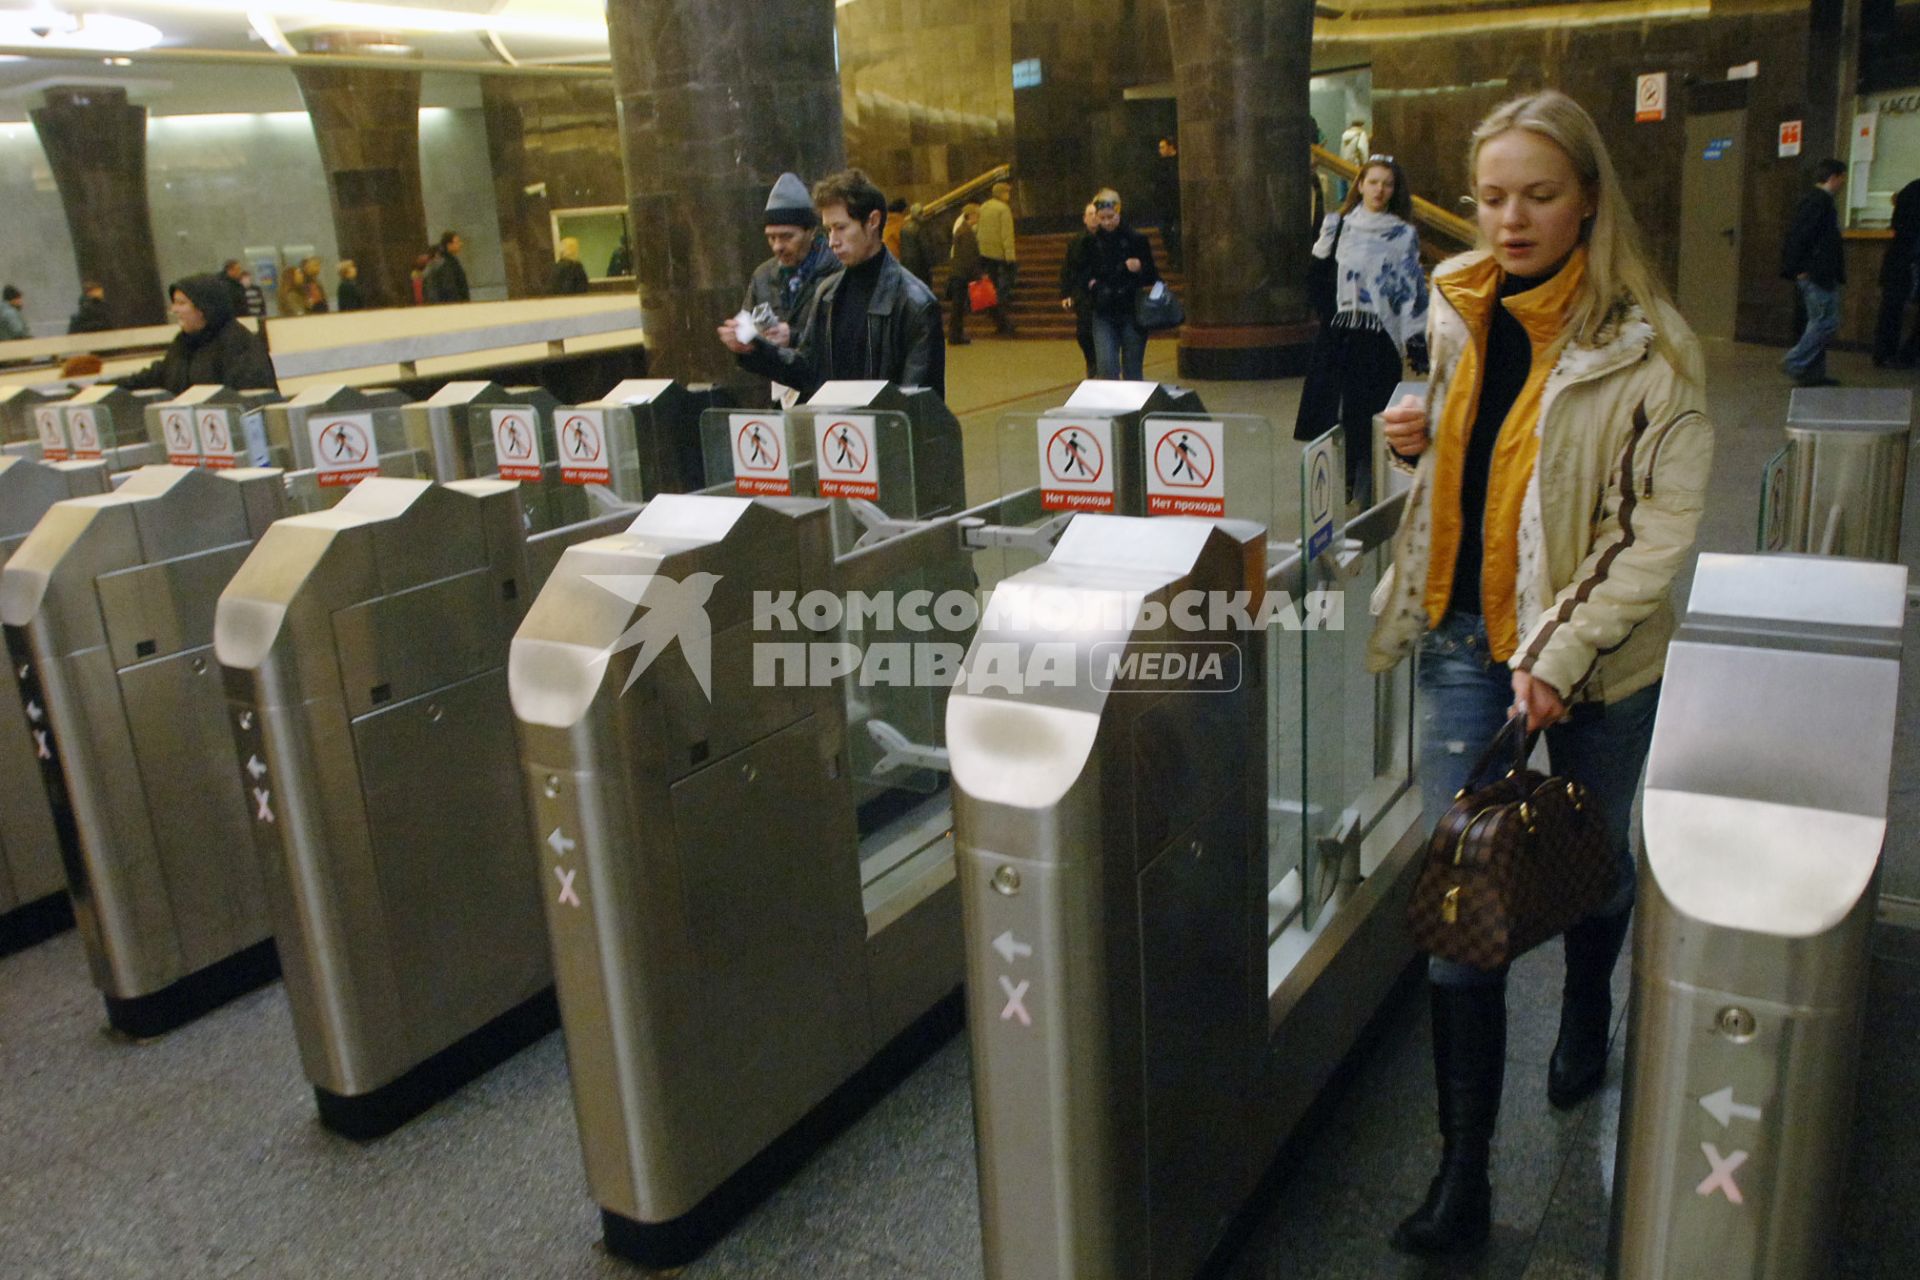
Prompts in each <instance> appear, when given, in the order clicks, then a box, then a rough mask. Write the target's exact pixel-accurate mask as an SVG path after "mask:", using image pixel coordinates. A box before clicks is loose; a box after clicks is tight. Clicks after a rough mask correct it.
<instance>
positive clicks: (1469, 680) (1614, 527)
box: [1368, 90, 1713, 1254]
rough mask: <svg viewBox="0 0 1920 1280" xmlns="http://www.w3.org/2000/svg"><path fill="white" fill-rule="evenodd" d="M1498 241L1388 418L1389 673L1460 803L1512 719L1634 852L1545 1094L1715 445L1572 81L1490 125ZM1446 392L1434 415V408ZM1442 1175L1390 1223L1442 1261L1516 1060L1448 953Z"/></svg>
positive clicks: (1484, 198) (1466, 1219)
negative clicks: (1405, 680)
mask: <svg viewBox="0 0 1920 1280" xmlns="http://www.w3.org/2000/svg"><path fill="white" fill-rule="evenodd" d="M1468 173H1469V181H1470V183H1471V187H1472V191H1473V196H1474V199H1475V202H1476V205H1477V210H1478V222H1479V230H1480V238H1481V242H1482V243H1481V247H1480V248H1479V249H1477V250H1475V251H1473V252H1470V253H1466V254H1463V255H1461V256H1459V257H1456V258H1454V259H1452V260H1450V261H1448V262H1445V263H1442V264H1441V265H1440V266H1439V267H1438V268H1436V269H1435V271H1434V273H1433V287H1432V297H1431V302H1430V305H1429V307H1428V319H1427V345H1428V350H1429V352H1430V356H1431V361H1432V368H1433V372H1432V381H1431V383H1430V386H1429V390H1428V404H1427V405H1420V404H1418V403H1416V402H1414V401H1412V400H1411V399H1408V400H1404V401H1402V402H1401V404H1399V405H1395V406H1392V407H1389V408H1388V409H1387V410H1386V411H1385V413H1384V415H1383V416H1384V418H1385V421H1386V435H1387V441H1388V443H1389V444H1390V445H1392V446H1393V449H1394V452H1395V455H1396V459H1397V461H1398V462H1399V463H1400V464H1401V465H1404V466H1410V467H1413V468H1414V478H1413V481H1412V486H1411V488H1410V489H1409V490H1408V493H1407V505H1406V513H1405V515H1404V516H1403V518H1402V521H1401V526H1400V531H1399V534H1398V535H1397V537H1396V539H1395V544H1394V568H1393V571H1392V573H1391V574H1390V575H1389V576H1388V577H1387V578H1386V579H1385V580H1384V581H1383V582H1382V583H1381V586H1380V589H1379V591H1378V592H1377V593H1376V596H1375V606H1376V612H1377V613H1378V614H1379V618H1378V621H1377V623H1376V625H1375V628H1374V633H1373V638H1372V642H1371V644H1370V646H1369V653H1368V665H1369V666H1370V667H1371V668H1372V669H1373V670H1374V671H1376V672H1378V671H1385V670H1388V669H1390V668H1391V667H1392V666H1393V665H1394V664H1396V663H1397V662H1399V661H1400V660H1401V659H1403V658H1405V657H1407V656H1408V655H1409V654H1411V653H1414V652H1415V651H1416V650H1417V651H1418V653H1419V655H1420V663H1419V667H1418V688H1419V714H1420V731H1419V736H1420V744H1419V757H1418V770H1419V776H1420V783H1421V790H1422V793H1423V796H1424V799H1425V801H1426V808H1427V814H1428V817H1429V818H1437V817H1438V816H1439V815H1440V814H1442V813H1444V812H1445V811H1446V809H1447V808H1448V806H1449V804H1450V803H1451V802H1452V800H1453V798H1454V795H1455V793H1456V792H1457V791H1459V790H1460V789H1461V788H1462V787H1463V786H1464V785H1466V783H1467V782H1468V779H1467V778H1466V777H1465V774H1466V773H1467V771H1468V769H1469V768H1470V766H1471V763H1472V761H1473V759H1474V757H1475V756H1476V755H1477V754H1478V753H1479V751H1480V747H1481V745H1482V744H1483V743H1486V742H1487V741H1489V740H1490V739H1491V738H1493V736H1494V735H1495V734H1496V733H1497V732H1499V730H1500V728H1501V726H1502V725H1503V724H1504V723H1505V722H1506V720H1507V718H1508V716H1509V715H1510V714H1520V713H1524V714H1525V716H1526V718H1527V724H1528V727H1529V728H1531V729H1544V730H1545V732H1546V737H1547V748H1548V752H1549V754H1550V756H1551V764H1552V770H1553V772H1554V774H1556V775H1564V776H1565V777H1567V778H1569V779H1571V780H1573V781H1575V782H1578V783H1579V784H1581V785H1582V786H1584V787H1585V788H1587V791H1588V792H1589V794H1590V795H1591V796H1592V798H1593V801H1594V802H1595V804H1596V805H1597V807H1598V809H1599V811H1600V816H1601V817H1602V818H1603V820H1604V823H1605V827H1606V835H1607V839H1608V841H1609V843H1610V845H1611V846H1612V847H1613V849H1614V852H1615V858H1616V862H1617V865H1618V868H1619V876H1618V880H1617V884H1618V888H1617V890H1616V891H1615V893H1614V895H1613V899H1612V901H1610V902H1608V903H1606V904H1605V905H1603V906H1602V907H1601V908H1600V910H1598V911H1597V912H1595V913H1594V914H1592V915H1589V916H1586V917H1584V918H1583V919H1581V920H1580V921H1579V922H1578V923H1576V924H1575V925H1573V927H1572V928H1570V929H1569V930H1568V931H1567V934H1566V964H1567V969H1566V981H1565V985H1564V988H1563V992H1562V998H1561V1011H1560V1032H1559V1038H1558V1040H1557V1042H1556V1043H1555V1045H1554V1049H1553V1057H1552V1061H1551V1063H1550V1065H1549V1067H1548V1073H1547V1097H1548V1100H1549V1101H1550V1102H1551V1103H1552V1104H1553V1105H1554V1106H1555V1107H1560V1108H1566V1107H1572V1106H1574V1105H1576V1104H1577V1103H1579V1102H1581V1101H1582V1100H1584V1099H1585V1098H1587V1097H1588V1096H1590V1095H1591V1094H1593V1093H1594V1092H1595V1091H1596V1090H1598V1089H1599V1087H1600V1085H1601V1083H1602V1081H1603V1080H1604V1078H1605V1075H1606V1062H1607V1045H1608V1040H1609V1037H1610V1035H1611V1032H1612V1026H1613V1004H1612V998H1611V988H1610V983H1611V977H1612V974H1613V969H1614V964H1615V962H1616V960H1617V959H1618V958H1619V954H1620V949H1621V944H1622V942H1623V941H1624V939H1625V937H1626V933H1627V921H1628V915H1629V912H1630V911H1631V909H1632V906H1633V891H1634V883H1633V877H1634V868H1633V855H1632V850H1631V847H1630V844H1629V823H1630V818H1631V814H1632V809H1633V797H1634V793H1635V791H1636V790H1637V789H1638V787H1639V782H1640V772H1641V768H1642V766H1643V764H1644V763H1645V761H1646V755H1647V746H1648V743H1649V740H1650V738H1651V735H1652V731H1653V717H1654V711H1655V708H1656V706H1657V704H1658V701H1659V696H1660V695H1659V688H1660V685H1659V681H1660V676H1661V672H1662V669H1663V667H1664V664H1665V660H1666V649H1667V641H1668V639H1669V638H1670V637H1671V635H1672V633H1673V628H1674V615H1673V610H1672V607H1671V605H1670V603H1669V600H1668V596H1669V593H1670V589H1671V586H1672V582H1673V576H1674V573H1675V572H1676V571H1677V570H1678V569H1679V568H1680V566H1681V565H1682V564H1683V563H1684V562H1685V560H1686V557H1687V552H1688V550H1689V548H1691V546H1692V545H1693V540H1694V533H1695V530H1696V529H1697V527H1698V525H1699V521H1700V513H1701V507H1702V504H1703V501H1704V495H1705V491H1706V484H1707V473H1708V470H1709V468H1710V466H1711V462H1712V455H1713V428H1712V425H1711V424H1710V423H1709V422H1708V420H1707V417H1706V414H1705V412H1704V409H1705V404H1706V396H1705V387H1704V382H1705V375H1704V370H1703V365H1702V361H1701V357H1700V350H1699V347H1698V344H1697V343H1696V342H1695V341H1694V338H1693V334H1692V332H1691V331H1690V330H1689V329H1688V328H1687V325H1686V322H1685V321H1684V320H1683V319H1681V317H1680V315H1679V313H1678V312H1677V311H1675V310H1674V308H1673V305H1672V304H1671V303H1670V302H1669V301H1668V300H1667V297H1666V293H1665V290H1664V289H1662V288H1661V286H1660V284H1659V282H1658V280H1657V278H1656V277H1655V275H1654V273H1653V271H1652V269H1651V268H1650V267H1649V265H1648V263H1647V259H1646V255H1645V252H1644V250H1643V249H1642V247H1641V244H1640V237H1639V233H1638V231H1637V230H1636V228H1635V226H1634V221H1633V214H1632V211H1631V210H1630V209H1629V208H1628V207H1627V204H1626V201H1625V198H1624V196H1623V195H1622V192H1621V190H1620V186H1619V181H1618V179H1617V178H1616V176H1615V173H1614V169H1613V165H1612V162H1611V161H1610V160H1609V158H1608V156H1607V150H1606V145H1605V143H1604V142H1603V141H1602V139H1601V136H1600V132H1599V130H1598V129H1597V128H1596V127H1595V125H1594V122H1593V119H1592V117H1590V116H1589V115H1588V114H1587V113H1586V111H1585V110H1583V109H1582V108H1581V107H1580V106H1579V105H1578V104H1577V103H1575V102H1574V101H1573V100H1572V99H1571V98H1568V97H1567V96H1566V95H1564V94H1561V93H1557V92H1553V91H1551V90H1549V91H1546V92H1543V93H1536V94H1532V95H1529V96H1526V97H1522V98H1517V99H1515V100H1513V101H1512V102H1509V103H1507V104H1505V105H1504V106H1502V107H1500V108H1498V109H1496V110H1495V111H1494V112H1493V113H1492V114H1491V115H1489V116H1488V117H1487V118H1486V119H1485V120H1483V121H1482V122H1481V123H1480V126H1479V127H1478V128H1477V129H1475V130H1474V134H1473V143H1472V147H1471V150H1470V152H1469V160H1468ZM1429 406H1430V407H1431V416H1430V412H1429ZM1427 972H1428V978H1429V981H1430V983H1431V985H1432V1007H1433V1055H1434V1078H1435V1083H1436V1086H1437V1089H1438V1094H1439V1111H1440V1132H1441V1140H1442V1155H1441V1162H1440V1172H1439V1175H1438V1176H1437V1177H1435V1178H1434V1180H1433V1183H1432V1185H1431V1186H1430V1187H1429V1188H1428V1191H1427V1197H1426V1200H1425V1202H1424V1203H1423V1204H1421V1206H1420V1207H1419V1209H1417V1210H1416V1211H1415V1212H1414V1213H1413V1215H1412V1216H1410V1217H1409V1218H1407V1219H1406V1220H1405V1221H1404V1222H1402V1223H1401V1224H1400V1226H1399V1229H1398V1230H1396V1231H1395V1232H1394V1235H1393V1243H1394V1245H1395V1246H1396V1247H1397V1248H1400V1249H1402V1250H1405V1251H1407V1252H1411V1253H1421V1254H1442V1253H1453V1252H1458V1251H1462V1250H1465V1249H1470V1248H1473V1247H1475V1246H1477V1245H1479V1244H1481V1243H1482V1242H1484V1241H1485V1240H1486V1238H1487V1234H1488V1231H1489V1228H1490V1223H1491V1205H1492V1190H1491V1182H1490V1179H1489V1170H1488V1164H1489V1153H1490V1148H1491V1144H1492V1140H1493V1131H1494V1123H1495V1120H1496V1118H1497V1117H1498V1114H1499V1110H1500V1094H1501V1088H1502V1084H1503V1082H1504V1078H1505V1068H1506V1030H1507V1010H1506V970H1505V968H1504V967H1503V968H1499V969H1495V970H1491V971H1488V970H1482V969H1477V968H1473V967H1471V966H1468V965H1465V964H1459V963H1455V962H1452V961H1447V960H1443V959H1440V958H1439V957H1431V958H1430V959H1429V963H1428V971H1427Z"/></svg>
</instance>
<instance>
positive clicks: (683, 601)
mask: <svg viewBox="0 0 1920 1280" xmlns="http://www.w3.org/2000/svg"><path fill="white" fill-rule="evenodd" d="M587 581H589V582H591V583H593V584H594V585H595V586H598V587H602V588H604V589H605V590H608V591H611V592H612V593H613V594H614V595H616V596H618V597H620V598H621V599H622V600H625V601H626V602H627V603H628V604H632V605H638V606H640V607H641V608H642V609H644V610H645V612H644V613H642V614H641V615H640V617H639V619H638V620H637V621H636V622H634V623H633V624H632V625H631V626H629V627H628V628H627V629H626V630H625V631H623V632H621V633H620V637H619V638H618V639H617V640H615V641H614V642H613V643H612V644H611V645H609V646H608V647H607V656H608V657H612V656H613V655H614V654H616V653H619V652H620V651H621V650H623V649H631V648H633V647H634V646H636V645H637V646H639V649H640V652H639V653H638V654H637V655H635V657H634V660H633V670H631V671H629V672H628V673H627V682H626V684H624V685H622V686H621V687H620V692H621V693H625V692H626V691H627V690H628V689H631V688H633V686H634V682H635V681H637V680H639V679H640V677H641V676H642V675H643V674H645V673H646V670H647V668H648V667H650V666H652V665H653V662H654V659H656V658H658V657H659V656H660V655H661V654H663V653H665V652H666V651H667V646H668V645H671V644H672V643H673V642H674V641H676V640H678V641H679V642H680V653H681V656H682V657H684V658H685V659H686V660H687V669H688V670H690V671H691V672H693V678H694V679H695V680H697V681H699V683H700V692H702V693H704V694H706V695H707V701H708V702H712V701H713V620H712V619H711V618H709V617H708V616H707V601H708V600H710V599H711V598H712V597H713V588H714V586H715V585H716V584H718V583H719V581H720V575H719V574H717V573H690V574H688V575H687V576H686V578H685V579H684V580H680V581H676V580H675V579H673V578H669V577H667V576H665V575H664V574H658V573H609V574H589V575H587Z"/></svg>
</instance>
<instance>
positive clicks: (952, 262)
mask: <svg viewBox="0 0 1920 1280" xmlns="http://www.w3.org/2000/svg"><path fill="white" fill-rule="evenodd" d="M979 225H980V206H979V205H977V204H969V205H966V206H964V207H963V208H962V209H961V210H960V216H959V217H958V218H955V219H954V220H953V251H952V252H951V253H950V254H949V255H948V258H947V308H948V310H947V345H948V346H952V347H964V346H966V345H967V344H968V343H970V342H972V341H973V339H972V338H969V337H968V336H967V312H968V311H970V310H972V309H973V300H972V294H971V289H972V286H973V284H974V283H975V282H976V281H979V280H984V279H986V276H985V274H984V269H983V268H982V266H981V264H980V237H979V235H978V234H977V233H976V232H975V230H974V229H975V228H976V227H978V226H979Z"/></svg>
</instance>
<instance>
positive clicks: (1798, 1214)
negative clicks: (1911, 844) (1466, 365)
mask: <svg viewBox="0 0 1920 1280" xmlns="http://www.w3.org/2000/svg"><path fill="white" fill-rule="evenodd" d="M1906 585H1907V571H1906V569H1905V568H1904V567H1903V566H1899V565H1886V564H1876V563H1868V562H1862V561H1854V560H1839V559H1829V558H1816V557H1802V556H1724V555H1703V556H1702V557H1701V558H1700V565H1699V567H1698V569H1697V571H1696V574H1695V579H1694V587H1693V592H1692V596H1691V598H1690V600H1689V608H1688V613H1687V617H1686V620H1685V622H1684V624H1683V625H1682V626H1681V628H1680V630H1679V632H1678V633H1677V634H1676V635H1675V637H1674V641H1673V644H1672V647H1671V649H1670V650H1669V653H1668V657H1667V669H1666V677H1665V680H1664V682H1663V685H1662V691H1661V695H1660V710H1659V716H1658V719H1657V720H1656V721H1655V724H1654V732H1653V744H1652V747H1651V749H1650V750H1649V752H1648V756H1647V777H1646V794H1645V797H1644V800H1643V809H1644V821H1645V827H1646V839H1645V843H1644V847H1643V849H1642V851H1641V858H1640V882H1639V883H1640V888H1639V904H1638V909H1637V910H1636V912H1635V934H1634V953H1633V997H1632V1002H1631V1006H1630V1010H1631V1011H1630V1014H1629V1017H1628V1024H1627V1025H1628V1030H1627V1070H1626V1081H1625V1084H1624V1086H1623V1089H1622V1100H1621V1116H1620V1136H1619V1158H1618V1161H1617V1163H1616V1169H1617V1173H1616V1176H1615V1187H1614V1194H1613V1237H1612V1248H1611V1251H1610V1264H1611V1274H1612V1275H1615V1276H1619V1277H1626V1278H1627V1280H1647V1278H1650V1277H1663V1278H1664V1277H1671V1278H1673V1280H1679V1278H1681V1277H1688V1278H1691V1277H1695V1276H1704V1275H1713V1276H1726V1277H1756V1278H1759V1277H1766V1278H1768V1280H1789V1278H1798V1277H1810V1276H1821V1275H1826V1274H1827V1273H1828V1271H1829V1268H1830V1265H1831V1262H1832V1255H1833V1240H1834V1234H1835V1229H1836V1227H1837V1225H1838V1222H1839V1218H1840V1214H1841V1212H1842V1208H1843V1190H1844V1188H1845V1185H1846V1171H1847V1157H1848V1153H1849V1146H1850V1140H1851V1132H1850V1122H1851V1117H1852V1106H1853V1093H1854V1083H1855V1080H1854V1077H1855V1072H1856V1070H1857V1066H1858V1054H1859V1045H1860V1032H1861V1021H1862V1019H1863V1018H1864V1016H1865V1014H1866V994H1867V972H1868V968H1869V965H1870V953H1869V938H1870V930H1871V929H1872V926H1873V918H1874V907H1875V901H1876V897H1877V895H1876V893H1875V886H1876V884H1877V881H1878V874H1879V865H1880V855H1881V852H1882V849H1883V846H1884V844H1885V840H1886V835H1887V812H1888V793H1889V788H1890V782H1891V779H1890V776H1889V772H1890V766H1891V761H1892V750H1893V742H1894V732H1895V718H1896V711H1897V708H1898V705H1899V683H1900V661H1901V632H1902V627H1903V625H1904V621H1905V619H1904V615H1905V612H1906Z"/></svg>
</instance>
